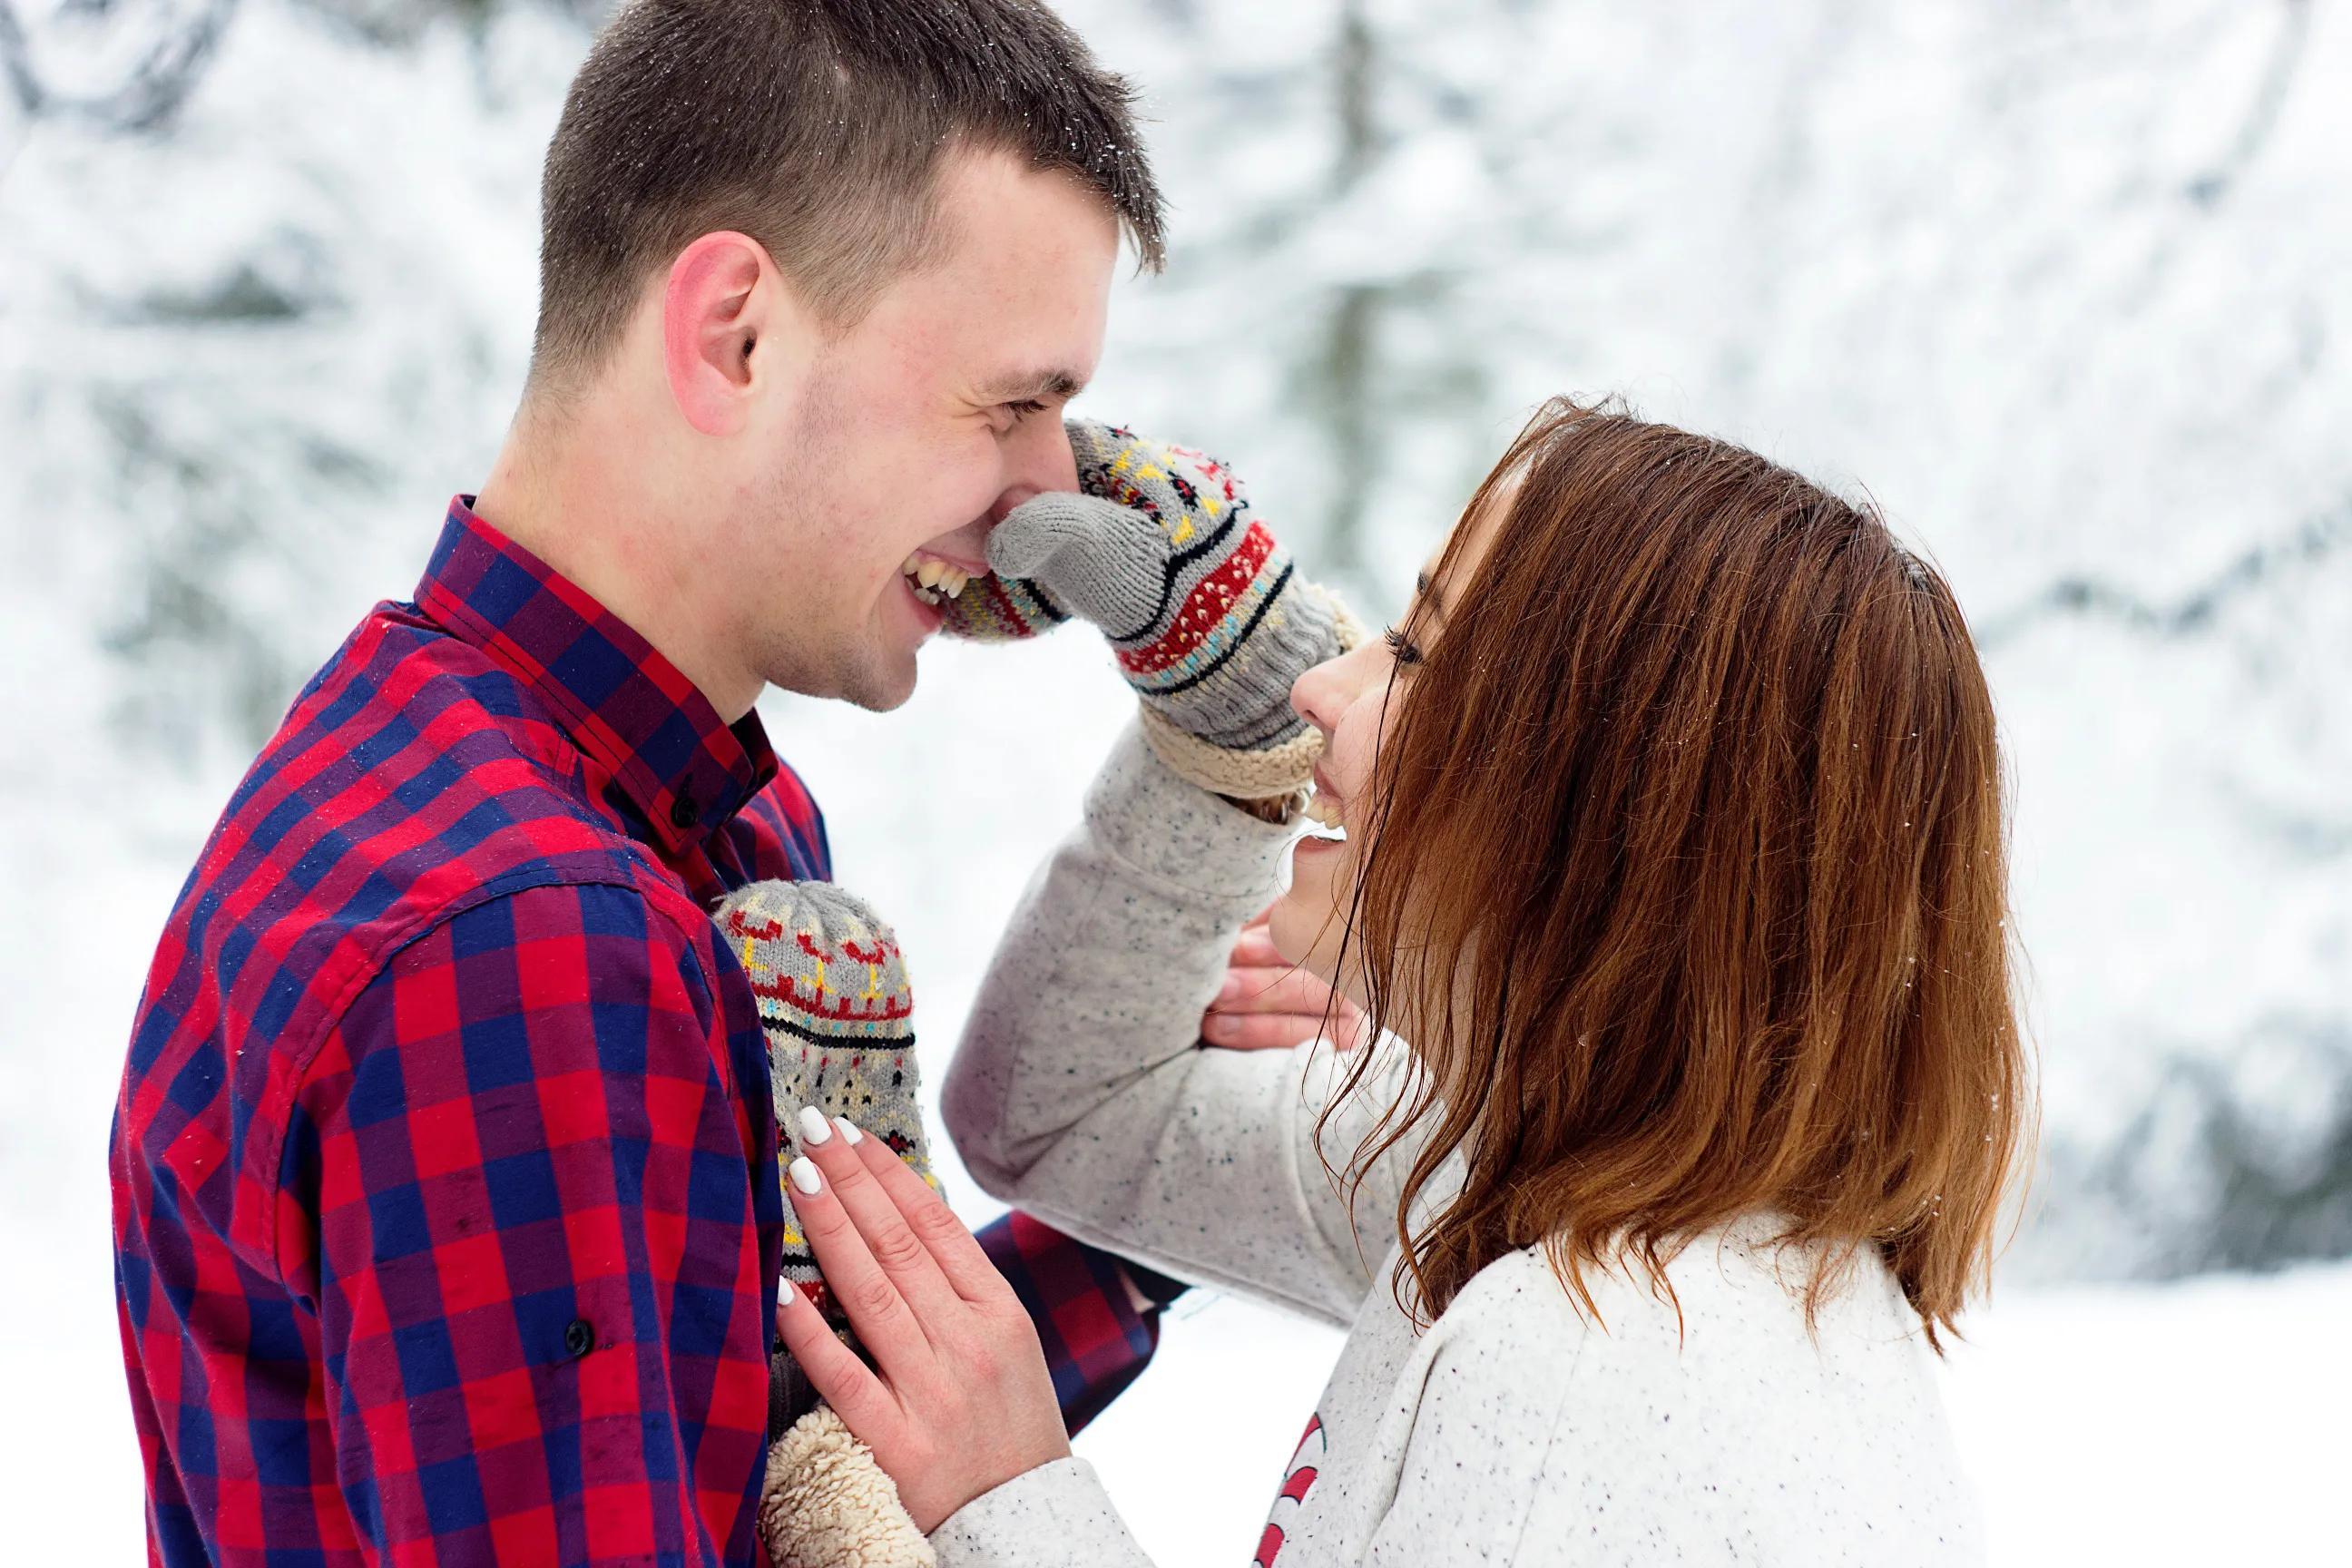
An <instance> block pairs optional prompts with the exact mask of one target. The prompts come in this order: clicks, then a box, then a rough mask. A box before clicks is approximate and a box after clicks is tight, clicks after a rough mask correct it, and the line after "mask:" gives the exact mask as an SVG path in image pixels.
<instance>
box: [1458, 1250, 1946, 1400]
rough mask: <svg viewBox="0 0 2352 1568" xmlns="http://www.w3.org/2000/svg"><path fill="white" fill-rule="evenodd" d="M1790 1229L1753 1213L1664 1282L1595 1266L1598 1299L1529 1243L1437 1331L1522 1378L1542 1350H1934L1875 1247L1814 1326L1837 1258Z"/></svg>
mask: <svg viewBox="0 0 2352 1568" xmlns="http://www.w3.org/2000/svg"><path fill="white" fill-rule="evenodd" d="M1779 1231H1780V1223H1779V1221H1778V1220H1777V1219H1776V1218H1775V1217H1774V1216H1770V1215H1753V1216H1749V1217H1747V1218H1743V1219H1741V1220H1738V1221H1735V1222H1733V1223H1731V1224H1729V1225H1726V1226H1719V1227H1717V1228H1716V1229H1714V1230H1709V1231H1706V1232H1704V1233H1702V1234H1700V1235H1698V1236H1696V1237H1691V1238H1690V1239H1689V1240H1688V1241H1687V1242H1686V1243H1685V1245H1684V1246H1683V1247H1681V1248H1680V1249H1679V1250H1677V1251H1675V1253H1674V1254H1673V1255H1672V1257H1671V1258H1668V1259H1667V1261H1666V1263H1665V1267H1664V1279H1663V1281H1662V1282H1661V1281H1658V1280H1654V1279H1652V1278H1651V1277H1650V1276H1649V1274H1648V1273H1647V1272H1646V1271H1645V1270H1644V1269H1643V1268H1640V1267H1638V1266H1634V1265H1631V1264H1628V1263H1625V1262H1623V1261H1622V1260H1621V1261H1616V1262H1612V1263H1610V1264H1606V1265H1601V1266H1588V1267H1586V1268H1583V1269H1582V1270H1581V1271H1580V1275H1579V1279H1580V1283H1581V1284H1582V1286H1583V1290H1584V1298H1589V1300H1588V1299H1584V1298H1580V1296H1579V1295H1578V1293H1577V1292H1576V1291H1575V1290H1573V1289H1570V1286H1569V1285H1568V1284H1567V1283H1566V1282H1565V1281H1563V1280H1562V1279H1561V1278H1560V1275H1559V1270H1558V1269H1557V1268H1556V1267H1555V1265H1554V1261H1553V1259H1552V1258H1551V1256H1550V1254H1549V1251H1548V1249H1547V1248H1546V1247H1544V1246H1543V1245H1542V1244H1540V1243H1538V1244H1535V1245H1532V1246H1528V1247H1520V1248H1519V1249H1517V1251H1514V1252H1510V1253H1507V1254H1505V1255H1504V1256H1503V1257H1501V1258H1496V1260H1495V1261H1494V1262H1493V1263H1491V1264H1489V1265H1487V1266H1486V1268H1483V1269H1481V1270H1479V1272H1478V1273H1477V1274H1476V1276H1475V1277H1474V1278H1473V1279H1471V1281H1470V1283H1469V1284H1468V1285H1467V1286H1465V1288H1464V1289H1463V1290H1462V1291H1461V1293H1460V1294H1459V1295H1458V1296H1456V1297H1455V1298H1454V1300H1453V1302H1451V1303H1450V1304H1449V1305H1448V1306H1447V1308H1446V1310H1445V1311H1444V1313H1443V1314H1441V1315H1440V1317H1439V1318H1438V1320H1437V1324H1436V1326H1435V1330H1434V1331H1436V1332H1438V1333H1440V1334H1442V1335H1443V1337H1444V1340H1445V1341H1446V1342H1447V1344H1446V1346H1445V1347H1444V1348H1445V1349H1446V1350H1447V1351H1448V1352H1450V1353H1451V1354H1452V1355H1453V1356H1454V1357H1456V1358H1471V1359H1480V1358H1485V1357H1487V1356H1489V1355H1491V1356H1493V1357H1495V1358H1496V1364H1497V1365H1498V1366H1499V1367H1502V1368H1507V1369H1510V1372H1511V1374H1513V1375H1517V1374H1520V1373H1525V1372H1526V1371H1528V1370H1529V1361H1530V1359H1531V1358H1528V1355H1527V1351H1528V1348H1529V1347H1530V1346H1531V1345H1535V1344H1548V1345H1552V1346H1556V1347H1559V1349H1560V1350H1561V1351H1568V1350H1570V1349H1572V1350H1573V1351H1574V1352H1575V1355H1574V1357H1573V1360H1574V1361H1575V1362H1577V1363H1585V1364H1588V1365H1589V1364H1591V1363H1611V1362H1621V1361H1623V1360H1626V1359H1631V1358H1647V1357H1651V1356H1655V1355H1661V1354H1664V1355H1671V1356H1673V1357H1674V1358H1675V1360H1676V1361H1678V1362H1688V1361H1690V1360H1691V1358H1692V1356H1693V1353H1694V1352H1696V1353H1697V1356H1698V1360H1699V1362H1700V1363H1701V1364H1702V1365H1704V1364H1706V1363H1714V1362H1716V1361H1717V1358H1718V1356H1727V1355H1735V1354H1736V1355H1737V1356H1738V1358H1739V1360H1741V1361H1742V1362H1744V1363H1747V1364H1748V1365H1749V1366H1750V1367H1751V1368H1752V1367H1753V1365H1754V1364H1755V1363H1754V1362H1753V1359H1752V1358H1753V1357H1754V1356H1755V1355H1756V1354H1758V1353H1759V1352H1766V1351H1768V1350H1769V1349H1770V1348H1772V1347H1775V1346H1778V1347H1782V1348H1784V1349H1785V1350H1786V1351H1787V1352H1789V1353H1790V1355H1791V1356H1801V1358H1802V1359H1803V1360H1805V1361H1807V1362H1811V1361H1815V1360H1818V1359H1819V1358H1820V1357H1821V1356H1822V1355H1825V1354H1826V1355H1830V1356H1832V1357H1833V1358H1836V1359H1843V1357H1844V1356H1845V1355H1846V1354H1847V1353H1849V1352H1851V1350H1852V1349H1853V1346H1854V1345H1856V1344H1867V1345H1886V1346H1898V1345H1900V1346H1908V1345H1911V1344H1912V1343H1913V1342H1916V1343H1917V1345H1918V1346H1920V1347H1924V1343H1925V1341H1924V1336H1923V1334H1922V1331H1921V1329H1920V1325H1919V1321H1918V1318H1917V1316H1916V1314H1915V1313H1913V1312H1912V1310H1911V1309H1910V1307H1909V1305H1908V1304H1907V1303H1906V1302H1905V1300H1903V1296H1902V1292H1901V1290H1900V1289H1899V1288H1898V1287H1897V1286H1896V1284H1895V1279H1894V1276H1893V1274H1892V1272H1891V1271H1890V1270H1889V1269H1888V1268H1887V1267H1886V1265H1885V1262H1884V1261H1883V1260H1882V1259H1881V1258H1879V1257H1878V1255H1877V1254H1876V1252H1875V1251H1874V1250H1872V1249H1870V1248H1867V1247H1865V1248H1864V1249H1862V1250H1861V1251H1860V1252H1858V1253H1856V1254H1855V1255H1854V1256H1853V1258H1852V1259H1851V1260H1850V1261H1849V1262H1847V1263H1846V1264H1845V1265H1844V1267H1843V1272H1842V1275H1841V1278H1840V1279H1838V1280H1837V1281H1836V1283H1835V1288H1834V1289H1832V1290H1830V1291H1829V1292H1827V1293H1826V1294H1825V1295H1824V1297H1823V1299H1822V1301H1821V1302H1820V1304H1819V1307H1818V1310H1816V1311H1815V1312H1814V1313H1813V1314H1812V1315H1811V1318H1810V1319H1809V1317H1808V1314H1807V1311H1806V1295H1807V1286H1808V1284H1809V1283H1810V1281H1811V1278H1812V1276H1813V1274H1814V1273H1815V1271H1817V1270H1818V1269H1820V1268H1823V1267H1825V1266H1827V1265H1828V1264H1829V1262H1830V1259H1829V1258H1828V1257H1827V1255H1826V1254H1825V1252H1824V1250H1823V1249H1822V1248H1820V1247H1805V1246H1794V1245H1791V1246H1783V1245H1780V1243H1779V1242H1778V1240H1777V1237H1778V1234H1779ZM1533 1359H1538V1360H1540V1361H1542V1362H1544V1363H1551V1364H1555V1365H1557V1364H1559V1363H1562V1362H1563V1361H1565V1360H1568V1359H1570V1358H1567V1357H1564V1356H1560V1355H1553V1356H1547V1357H1542V1358H1533ZM1687 1370H1689V1368H1688V1367H1687V1366H1686V1367H1685V1371H1687Z"/></svg>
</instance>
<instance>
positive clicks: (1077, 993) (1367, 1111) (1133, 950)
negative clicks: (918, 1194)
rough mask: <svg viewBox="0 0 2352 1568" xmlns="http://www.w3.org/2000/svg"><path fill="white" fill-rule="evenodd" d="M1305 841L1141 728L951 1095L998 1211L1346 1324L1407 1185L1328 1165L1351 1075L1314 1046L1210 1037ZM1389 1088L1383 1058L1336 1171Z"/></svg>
mask: <svg viewBox="0 0 2352 1568" xmlns="http://www.w3.org/2000/svg"><path fill="white" fill-rule="evenodd" d="M1292 837H1293V835H1292V834H1291V833H1290V831H1289V830H1287V829H1286V828H1282V827H1277V826H1270V825H1268V824H1265V823H1263V822H1260V821H1257V820H1256V819H1255V818H1253V817H1251V816H1248V815H1246V814H1245V813H1243V812H1240V811H1236V810H1234V808H1233V807H1232V806H1230V805H1226V804H1225V803H1223V802H1222V801H1219V800H1217V799H1216V798H1214V797H1213V796H1212V795H1208V794H1207V793H1206V792H1204V791H1202V790H1200V789H1198V788H1196V787H1195V786H1193V785H1192V784H1186V783H1185V782H1183V781H1182V780H1181V779H1179V778H1178V777H1176V775H1175V774H1173V773H1171V772H1170V771H1169V770H1168V769H1167V767H1166V766H1165V765H1164V764H1163V763H1160V760H1159V759H1158V758H1157V757H1156V756H1154V755H1153V754H1152V752H1151V751H1150V747H1149V746H1148V745H1146V744H1145V743H1144V742H1143V740H1142V737H1141V735H1140V733H1139V731H1136V730H1133V729H1130V730H1129V731H1128V732H1127V734H1126V735H1124V736H1123V737H1122V738H1121V740H1120V741H1119V742H1118V746H1117V747H1116V748H1115V749H1114V750H1113V752H1112V753H1111V756H1110V758H1109V760H1108V763H1106V764H1105V765H1104V768H1103V771H1102V773H1101V774H1100V775H1099V776H1098V777H1097V780H1096V782H1095V784H1094V786H1093V788H1092V789H1091V790H1090V792H1089V793H1088V796H1087V807H1086V813H1085V816H1084V819H1083V821H1082V823H1081V825H1080V826H1079V827H1078V829H1077V831H1076V833H1075V834H1073V835H1072V836H1071V837H1069V838H1068V839H1067V840H1066V842H1065V843H1064V844H1063V845H1062V846H1061V847H1060V848H1059V849H1057V850H1056V851H1055V854H1054V856H1053V858H1051V859H1050V860H1049V861H1048V862H1047V863H1046V865H1045V868H1043V869H1042V870H1041V871H1040V872H1039V874H1038V876H1037V878H1036V879H1034V881H1033V882H1032V884H1031V885H1030V888H1029V890H1028V892H1027V894H1026V895H1025V897H1024V900H1023V901H1022V904H1021V906H1020V908H1019V910H1017V911H1016V912H1015V914H1014V916H1013V921H1012V924H1011V926H1010V927H1009V929H1008V930H1007V931H1006V934H1005V937H1004V939H1003V942H1002V943H1001V945H1000V946H999V947H998V949H997V952H996V955H995V958H994V960H993V962H992V964H991V966H990V969H989V973H988V975H987V977H986V979H985V980H984V981H983V982H982V986H981V991H980V996H979V999H978V1001H977V1003H976V1005H974V1007H973V1009H972V1013H971V1020H970V1022H969V1024H968V1025H967V1026H966V1028H965V1032H964V1037H963V1041H962V1044H961V1047H960V1048H959V1050H958V1051H957V1054H956V1058H955V1061H954V1063H953V1065H952V1066H951V1068H950V1071H949V1074H948V1078H947V1082H946V1085H945V1089H944V1092H943V1094H942V1100H941V1104H942V1110H943V1112H944V1115H945V1120H946V1122H947V1125H948V1128H949V1130H950V1132H951V1133H952V1134H953V1136H954V1138H955V1142H956V1147H957V1150H958V1152H960V1153H961V1156H962V1158H963V1161H964V1163H965V1165H966V1167H967V1168H968V1169H969V1170H970V1171H971V1174H972V1177H973V1179H974V1180H975V1181H977V1182H978V1183H979V1184H981V1186H982V1187H983V1188H984V1189H986V1190H987V1191H988V1192H990V1193H991V1194H994V1195H995V1196H997V1197H999V1198H1002V1199H1004V1200H1005V1201H1007V1202H1010V1203H1013V1204H1016V1205H1019V1206H1021V1207H1022V1208H1024V1209H1025V1210H1027V1211H1028V1212H1030V1213H1032V1214H1034V1215H1037V1216H1038V1217H1039V1218H1041V1219H1044V1220H1045V1221H1047V1222H1048V1223H1050V1224H1052V1225H1054V1226H1056V1227H1058V1228H1060V1229H1062V1230H1065V1231H1067V1232H1068V1233H1069V1234H1071V1235H1073V1236H1076V1237H1079V1238H1080V1239H1081V1240H1085V1241H1088V1242H1091V1243H1093V1244H1095V1245H1097V1246H1099V1247H1107V1248H1108V1249H1110V1250H1112V1251H1115V1252H1119V1253H1121V1254H1124V1255H1126V1256H1129V1257H1131V1258H1137V1259H1139V1261H1141V1262H1144V1263H1146V1264H1149V1265H1150V1266H1151V1267H1152V1268H1158V1269H1160V1270H1161V1271H1163V1272H1165V1273H1168V1274H1171V1275H1174V1276H1176V1277H1177V1278H1179V1279H1185V1280H1188V1281H1191V1282H1193V1283H1198V1284H1209V1285H1216V1286H1221V1287H1223V1288H1226V1289H1235V1290H1239V1291H1242V1292H1244V1293H1248V1294H1252V1295H1255V1296H1258V1297H1260V1298H1262V1299H1265V1300H1271V1301H1273V1302H1275V1303H1276V1304H1279V1305H1283V1306H1286V1307H1289V1308H1292V1309H1294V1310H1301V1311H1304V1312H1307V1313H1309V1314H1311V1315H1313V1316H1317V1317H1319V1318H1323V1319H1325V1320H1327V1321H1333V1322H1337V1323H1345V1322H1346V1321H1348V1320H1349V1318H1351V1317H1352V1316H1353V1314H1354V1312H1355V1310H1356V1308H1357V1306H1358V1304H1359V1303H1360V1301H1361V1300H1362V1299H1363V1297H1364V1295H1365V1293H1366V1291H1367V1289H1368V1288H1369V1287H1370V1282H1371V1279H1372V1273H1371V1270H1372V1267H1373V1265H1374V1264H1376V1263H1377V1262H1378V1260H1379V1259H1380V1258H1381V1256H1382V1255H1383V1254H1384V1253H1386V1252H1387V1251H1388V1249H1389V1247H1390V1245H1391V1231H1392V1228H1393V1214H1394V1208H1395V1195H1396V1191H1397V1185H1396V1180H1395V1175H1396V1173H1395V1172H1394V1171H1393V1170H1380V1171H1375V1172H1374V1173H1373V1175H1372V1178H1371V1179H1370V1180H1368V1181H1367V1183H1366V1184H1365V1186H1364V1189H1363V1191H1362V1192H1361V1193H1360V1194H1358V1196H1357V1197H1356V1200H1355V1202H1354V1203H1353V1205H1350V1204H1349V1203H1348V1202H1346V1201H1344V1200H1343V1199H1342V1198H1341V1196H1340V1195H1339V1193H1338V1192H1337V1191H1336V1190H1335V1186H1334V1184H1333V1183H1332V1181H1331V1180H1330V1178H1329V1177H1328V1175H1327V1174H1326V1172H1325V1170H1324V1167H1323V1164H1322V1161H1321V1158H1320V1155H1319V1154H1318V1150H1317V1145H1316V1140H1315V1128H1316V1122H1317V1119H1318V1116H1319V1114H1320V1113H1321V1112H1322V1110H1323V1109H1324V1107H1325V1105H1326V1104H1327V1103H1328V1101H1329V1100H1330V1099H1331V1097H1332V1095H1333V1093H1334V1091H1335V1090H1336V1089H1337V1088H1338V1087H1339V1083H1340V1081H1341V1079H1343V1077H1344V1074H1345V1072H1346V1069H1347V1066H1348V1063H1347V1062H1346V1061H1345V1059H1344V1058H1339V1056H1338V1055H1337V1054H1336V1053H1334V1052H1333V1051H1332V1050H1331V1049H1330V1047H1328V1046H1324V1045H1320V1044H1317V1045H1312V1046H1306V1047H1300V1048H1298V1049H1297V1050H1296V1051H1290V1052H1281V1051H1225V1050H1217V1049H1213V1048H1210V1047H1203V1046H1202V1044H1201V1043H1200V1038H1199V1026H1200V1019H1201V1014H1202V1009H1203V1008H1205V1007H1206V1006H1207V1005H1208V1004H1209V1002H1210V1001H1211V1000H1212V998H1213V996H1214V995H1215V993H1216V990H1217V986H1218V984H1219V982H1220V981H1221V979H1222V978H1223V973H1224V967H1225V960H1226V956H1227V954H1228V953H1229V952H1231V948H1232V942H1233V940H1234V934H1235V932H1237V931H1239V929H1240V928H1241V926H1242V924H1243V922H1244V921H1247V920H1248V919H1249V918H1250V917H1251V916H1253V915H1255V913H1256V912H1257V911H1258V910H1261V909H1263V908H1264V907H1265V905H1266V904H1267V902H1268V901H1270V900H1272V898H1273V897H1274V895H1275V893H1276V890H1277V889H1278V887H1279V885H1280V877H1281V870H1282V863H1283V859H1284V851H1285V850H1286V848H1287V847H1288V846H1289V843H1290V841H1291V839H1292ZM1396 1087H1397V1083H1396V1079H1395V1068H1394V1065H1393V1064H1391V1065H1390V1066H1389V1067H1387V1068H1385V1069H1382V1068H1376V1069H1375V1073H1374V1079H1373V1081H1370V1082H1368V1083H1367V1085H1366V1087H1365V1091H1364V1092H1363V1093H1361V1094H1360V1095H1357V1096H1354V1097H1351V1099H1350V1100H1349V1108H1348V1110H1347V1113H1346V1114H1344V1115H1343V1116H1341V1117H1339V1118H1338V1119H1335V1121H1334V1123H1333V1126H1332V1130H1331V1131H1330V1132H1329V1133H1328V1135H1327V1139H1326V1145H1325V1146H1326V1147H1328V1149H1329V1151H1330V1152H1331V1154H1332V1156H1333V1159H1334V1161H1335V1163H1337V1162H1340V1161H1344V1160H1345V1159H1346V1158H1347V1156H1348V1155H1349V1153H1350V1152H1352V1151H1353V1150H1354V1148H1355V1146H1356V1144H1357V1142H1359V1140H1360V1138H1361V1137H1362V1135H1363V1133H1364V1132H1365V1131H1366V1130H1367V1128H1368V1126H1369V1122H1370V1117H1371V1116H1372V1115H1373V1114H1375V1113H1376V1112H1377V1110H1379V1109H1381V1108H1382V1107H1384V1106H1385V1105H1386V1104H1387V1103H1389V1101H1390V1100H1391V1098H1392V1097H1393V1094H1394V1092H1395V1089H1396ZM1351 1209H1352V1213H1351Z"/></svg>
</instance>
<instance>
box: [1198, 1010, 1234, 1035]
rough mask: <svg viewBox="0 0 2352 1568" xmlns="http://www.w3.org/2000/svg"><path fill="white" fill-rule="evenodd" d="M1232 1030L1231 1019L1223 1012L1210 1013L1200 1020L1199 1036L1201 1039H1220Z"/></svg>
mask: <svg viewBox="0 0 2352 1568" xmlns="http://www.w3.org/2000/svg"><path fill="white" fill-rule="evenodd" d="M1233 1032H1234V1024H1233V1020H1232V1019H1230V1018H1228V1017H1226V1016H1224V1015H1223V1013H1212V1014H1210V1015H1209V1016H1207V1017H1205V1018H1203V1019H1202V1020H1201V1037H1202V1039H1207V1040H1222V1039H1223V1038H1224V1037H1226V1036H1227V1035H1230V1034H1232V1033H1233Z"/></svg>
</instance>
